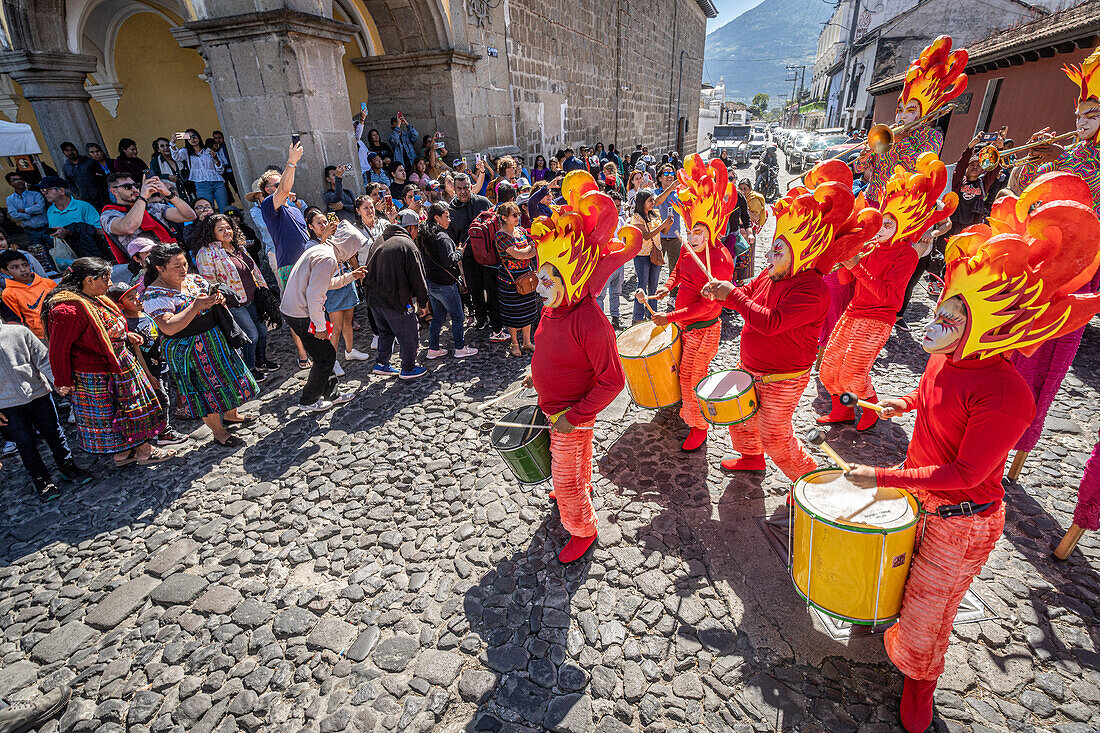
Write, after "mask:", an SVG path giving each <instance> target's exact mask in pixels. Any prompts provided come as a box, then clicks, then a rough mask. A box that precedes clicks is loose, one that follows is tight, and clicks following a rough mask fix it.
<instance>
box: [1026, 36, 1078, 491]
mask: <svg viewBox="0 0 1100 733" xmlns="http://www.w3.org/2000/svg"><path fill="white" fill-rule="evenodd" d="M1064 70H1065V72H1066V75H1067V76H1069V78H1070V79H1072V80H1073V81H1074V83H1076V84H1077V85H1078V86H1079V87H1080V95H1079V96H1078V99H1077V137H1078V140H1079V142H1077V143H1074V144H1073V145H1071V146H1070V147H1068V148H1067V149H1066V150H1065V151H1064V152H1061V154H1058V151H1059V150H1060V148H1058V147H1057V146H1050V148H1051V153H1052V154H1053V155H1056V157H1055V158H1054V160H1053V161H1051V162H1048V163H1042V164H1040V163H1039V162H1038V161H1036V162H1031V163H1028V164H1026V165H1022V166H1019V167H1017V168H1016V169H1015V170H1014V171H1013V172H1012V178H1011V179H1010V187H1011V188H1012V189H1013V190H1014V191H1020V190H1022V189H1023V187H1024V186H1027V185H1028V184H1030V183H1031V182H1032V181H1033V180H1035V179H1036V178H1037V177H1038V176H1040V175H1042V174H1044V173H1050V172H1053V171H1069V172H1072V173H1076V174H1077V175H1079V176H1081V178H1083V179H1084V180H1085V182H1086V183H1087V184H1088V186H1089V190H1090V191H1091V201H1092V207H1093V210H1094V211H1095V212H1096V213H1097V215H1100V147H1098V138H1100V49H1098V50H1096V51H1094V52H1093V53H1092V55H1091V56H1089V57H1088V58H1087V59H1085V61H1084V62H1083V63H1082V64H1081V66H1075V65H1071V66H1066V67H1064ZM1039 137H1041V135H1040V134H1037V135H1036V136H1033V139H1038V138H1039ZM1098 288H1100V273H1098V274H1097V276H1095V277H1093V278H1092V280H1091V281H1089V282H1087V283H1084V284H1083V285H1082V286H1081V290H1079V291H1078V292H1081V293H1095V292H1096V291H1097V289H1098ZM1084 333H1085V329H1084V328H1083V327H1082V328H1081V329H1080V330H1077V331H1074V332H1073V333H1069V334H1066V335H1065V336H1063V337H1062V338H1059V339H1052V340H1050V341H1047V342H1046V343H1045V344H1043V345H1042V346H1041V347H1040V348H1039V350H1038V351H1036V352H1035V353H1034V354H1033V355H1031V356H1027V357H1025V356H1023V355H1021V354H1015V355H1013V357H1012V361H1013V363H1014V364H1015V365H1016V369H1018V370H1019V372H1020V375H1021V376H1022V377H1023V378H1024V380H1025V381H1026V382H1027V383H1028V386H1029V387H1031V391H1032V393H1033V394H1034V395H1035V419H1034V420H1033V421H1032V423H1031V425H1028V428H1027V430H1026V431H1024V434H1023V436H1021V438H1020V440H1019V442H1018V443H1016V446H1015V448H1016V456H1015V458H1014V459H1013V462H1012V468H1011V469H1010V470H1009V472H1008V477H1009V478H1012V479H1014V478H1016V477H1017V476H1019V475H1020V470H1021V469H1022V468H1023V463H1024V460H1025V459H1026V458H1027V454H1028V453H1029V452H1031V451H1032V450H1034V448H1035V444H1036V443H1038V442H1039V435H1040V434H1041V433H1042V432H1043V423H1044V422H1045V421H1046V416H1047V411H1048V410H1049V409H1050V406H1051V404H1052V403H1053V402H1054V397H1055V395H1056V394H1058V390H1059V389H1060V388H1061V386H1062V380H1064V379H1065V378H1066V373H1067V372H1068V371H1069V367H1070V365H1071V364H1072V363H1073V358H1074V356H1076V354H1077V348H1078V347H1079V346H1080V345H1081V337H1082V336H1084Z"/></svg>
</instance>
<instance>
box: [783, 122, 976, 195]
mask: <svg viewBox="0 0 1100 733" xmlns="http://www.w3.org/2000/svg"><path fill="white" fill-rule="evenodd" d="M954 111H955V105H954V104H953V103H952V104H945V105H944V106H942V107H940V108H938V109H934V110H932V111H931V112H929V113H928V114H926V115H924V116H923V117H921V118H919V119H916V120H913V121H912V122H905V123H903V124H900V125H884V124H882V123H881V122H880V123H879V124H877V125H873V126H872V127H871V129H870V130H868V131H867V138H866V139H864V140H860V141H859V142H857V143H852V144H851V145H849V146H848V147H846V148H841V149H840V150H838V151H837V152H836V153H835V154H834V155H833V158H834V159H835V158H840V157H841V156H843V155H846V154H847V153H848V152H850V151H852V150H855V149H856V148H861V147H863V146H864V145H866V146H867V149H868V150H869V151H870V152H872V153H874V154H875V155H883V154H885V153H888V152H890V148H892V147H894V139H895V138H897V137H898V136H900V135H904V134H905V133H907V132H909V131H910V130H912V129H913V128H914V127H916V126H917V125H920V124H923V123H925V122H932V121H933V120H938V119H939V118H940V117H943V116H944V115H946V114H949V113H951V112H954ZM810 170H813V169H812V168H811V169H810ZM809 172H810V171H806V172H805V173H803V174H802V175H801V176H799V177H798V178H796V179H794V180H793V181H791V182H790V184H789V185H788V186H787V190H790V189H791V188H792V187H793V186H794V185H795V184H796V183H801V182H802V181H803V179H805V178H806V176H807V175H808V174H809Z"/></svg>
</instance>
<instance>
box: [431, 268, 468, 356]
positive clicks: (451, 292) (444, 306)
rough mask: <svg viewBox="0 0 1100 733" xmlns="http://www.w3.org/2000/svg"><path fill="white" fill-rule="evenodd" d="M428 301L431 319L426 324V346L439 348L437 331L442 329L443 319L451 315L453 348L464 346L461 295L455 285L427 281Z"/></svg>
mask: <svg viewBox="0 0 1100 733" xmlns="http://www.w3.org/2000/svg"><path fill="white" fill-rule="evenodd" d="M428 302H429V304H430V305H431V307H432V321H431V323H429V324H428V348H429V349H438V348H439V333H440V331H442V330H443V321H444V319H445V318H446V317H447V316H450V317H451V338H453V339H454V342H455V349H456V350H457V349H462V348H465V347H466V337H465V335H464V334H463V332H462V325H463V319H464V318H465V316H463V314H462V296H460V295H459V294H458V286H457V285H436V284H435V283H428Z"/></svg>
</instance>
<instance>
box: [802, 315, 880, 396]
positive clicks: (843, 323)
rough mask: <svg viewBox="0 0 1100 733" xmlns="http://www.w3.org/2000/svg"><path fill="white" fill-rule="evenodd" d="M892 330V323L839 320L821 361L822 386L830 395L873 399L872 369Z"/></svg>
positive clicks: (861, 319)
mask: <svg viewBox="0 0 1100 733" xmlns="http://www.w3.org/2000/svg"><path fill="white" fill-rule="evenodd" d="M893 328H894V326H893V324H892V323H885V322H883V321H873V320H871V319H870V318H852V317H851V316H849V315H848V314H847V313H845V314H844V315H843V316H841V317H840V322H839V323H837V324H836V329H835V330H834V331H833V335H832V336H830V337H829V345H828V346H826V347H825V356H824V358H823V359H822V360H821V375H820V377H821V383H822V384H823V385H825V389H827V390H829V394H834V395H839V394H843V393H845V392H852V393H853V394H855V396H856V397H859V398H860V399H864V400H865V399H867V398H868V397H874V396H875V388H874V386H872V384H871V367H872V366H874V364H875V359H876V358H878V354H879V352H880V351H882V347H883V346H884V345H885V344H886V341H887V340H888V339H889V338H890V331H891V330H892V329H893Z"/></svg>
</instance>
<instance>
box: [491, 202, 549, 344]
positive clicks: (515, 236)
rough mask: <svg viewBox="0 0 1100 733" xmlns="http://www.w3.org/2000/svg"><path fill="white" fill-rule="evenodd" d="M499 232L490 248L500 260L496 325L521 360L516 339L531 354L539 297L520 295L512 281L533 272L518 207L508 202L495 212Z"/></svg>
mask: <svg viewBox="0 0 1100 733" xmlns="http://www.w3.org/2000/svg"><path fill="white" fill-rule="evenodd" d="M497 217H498V219H499V220H500V229H499V230H498V231H497V236H496V239H495V240H494V242H493V243H494V244H495V245H496V248H497V254H498V255H499V256H500V267H499V268H498V270H497V293H498V300H499V302H500V321H501V323H503V324H504V327H505V328H507V329H508V333H509V334H510V335H511V337H512V356H522V352H521V351H520V344H519V335H520V334H521V333H522V334H523V349H524V350H525V351H534V350H535V345H534V344H533V343H531V326H532V325H534V323H535V321H536V320H538V316H539V295H538V293H537V292H535V290H534V288H533V287H532V288H531V290H530V292H528V293H526V294H524V295H521V294H520V292H519V290H518V289H517V286H516V281H517V280H520V279H522V278H523V276H524V275H527V274H529V273H532V274H533V273H534V272H535V245H534V244H532V243H531V242H529V241H528V239H527V232H525V231H523V228H522V227H521V226H520V225H519V220H520V215H519V206H517V205H516V203H515V202H513V201H509V202H507V203H504V204H501V205H500V207H499V208H498V209H497Z"/></svg>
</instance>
